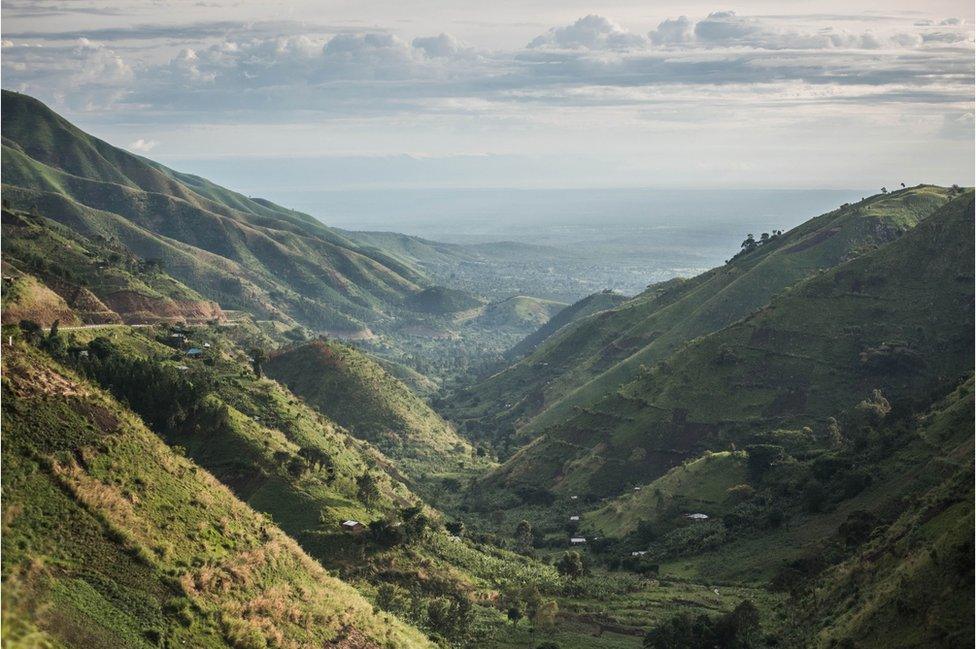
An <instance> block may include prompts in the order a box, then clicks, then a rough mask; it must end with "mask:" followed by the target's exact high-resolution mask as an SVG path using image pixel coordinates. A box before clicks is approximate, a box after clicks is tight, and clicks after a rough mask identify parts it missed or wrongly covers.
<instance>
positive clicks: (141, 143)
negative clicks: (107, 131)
mask: <svg viewBox="0 0 976 649" xmlns="http://www.w3.org/2000/svg"><path fill="white" fill-rule="evenodd" d="M158 144H159V142H157V141H156V140H146V139H144V138H139V139H138V140H136V141H135V142H130V143H129V147H128V148H129V150H130V151H135V152H136V153H149V152H150V151H152V150H153V149H155V148H156V145H158Z"/></svg>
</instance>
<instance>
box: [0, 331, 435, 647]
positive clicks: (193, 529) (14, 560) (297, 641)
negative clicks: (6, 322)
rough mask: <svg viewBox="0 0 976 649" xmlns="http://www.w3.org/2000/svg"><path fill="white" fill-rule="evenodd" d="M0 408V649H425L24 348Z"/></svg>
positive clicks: (102, 398)
mask: <svg viewBox="0 0 976 649" xmlns="http://www.w3.org/2000/svg"><path fill="white" fill-rule="evenodd" d="M3 398H4V409H3V467H4V471H3V475H4V480H3V500H4V517H3V555H4V562H3V579H4V605H3V643H4V646H9V647H37V646H79V647H80V646H87V647H94V646H112V647H155V646H193V647H259V646H260V647H263V646H268V645H275V646H310V645H313V644H316V645H319V646H321V645H323V644H327V643H334V644H336V646H391V645H393V646H411V647H413V646H416V647H421V646H429V642H428V641H427V640H426V639H425V638H424V636H423V635H422V634H420V633H419V632H418V631H416V630H414V629H411V628H409V627H407V626H405V625H404V624H403V623H401V622H399V621H398V620H397V619H396V618H395V617H392V616H389V615H386V614H382V613H380V614H377V613H376V612H374V609H373V607H372V606H371V605H370V604H369V603H368V602H367V601H366V600H365V599H363V597H362V596H361V595H360V594H359V593H357V592H356V591H355V590H354V589H353V588H351V587H349V586H348V585H346V584H344V583H342V582H341V581H339V580H338V579H336V578H335V577H333V576H331V575H329V574H328V573H327V572H326V571H325V570H324V569H323V568H322V567H321V566H320V565H319V564H318V563H316V562H315V561H314V560H313V559H311V558H310V557H309V556H308V555H306V554H305V553H304V552H303V551H302V550H301V549H299V547H298V546H297V545H296V544H295V542H294V541H292V540H291V539H290V538H289V537H287V536H285V535H284V534H283V533H282V532H281V531H279V530H278V529H277V528H276V527H275V526H274V525H273V524H272V523H270V522H269V521H268V520H267V519H266V518H263V517H261V516H259V515H258V514H256V513H255V512H254V511H253V510H251V509H250V508H249V507H247V506H246V505H244V504H243V503H241V502H240V501H239V500H237V499H236V498H235V497H234V496H233V495H231V493H230V492H229V491H228V490H227V489H226V488H225V487H224V486H222V485H221V484H220V483H218V482H217V481H216V480H214V478H213V477H211V476H210V474H208V473H206V472H205V471H202V470H200V469H199V467H197V466H196V465H195V464H194V463H192V462H191V461H189V460H187V459H185V458H183V457H181V456H180V455H178V454H176V453H174V452H173V451H171V450H170V449H169V448H168V447H167V446H166V445H164V444H163V443H162V442H160V441H159V439H158V438H156V437H155V436H154V435H153V434H152V433H151V432H149V431H148V430H147V429H146V428H145V427H144V426H143V424H142V423H141V421H140V420H139V419H138V418H137V417H135V416H134V415H133V414H132V413H131V412H128V411H126V410H125V409H123V408H121V407H119V406H118V405H117V403H116V402H115V401H114V400H113V399H111V398H110V397H108V396H107V395H105V394H104V393H102V392H101V391H100V390H98V389H97V388H95V387H93V386H92V385H90V384H89V383H87V382H86V381H84V380H81V379H79V378H78V377H76V376H75V375H74V374H73V373H72V372H70V371H68V370H65V369H64V368H63V367H60V366H58V365H57V364H55V363H53V362H51V361H50V360H49V359H47V358H46V357H45V356H44V355H43V354H41V353H38V352H36V351H33V350H31V349H30V348H29V347H27V346H25V345H24V344H23V343H17V344H15V346H14V347H6V346H5V352H4V355H3Z"/></svg>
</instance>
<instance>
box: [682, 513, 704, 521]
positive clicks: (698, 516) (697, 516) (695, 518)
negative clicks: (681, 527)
mask: <svg viewBox="0 0 976 649" xmlns="http://www.w3.org/2000/svg"><path fill="white" fill-rule="evenodd" d="M685 518H688V519H691V520H693V521H707V520H708V514H702V513H695V514H685Z"/></svg>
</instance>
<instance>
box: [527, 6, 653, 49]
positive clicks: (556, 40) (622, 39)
mask: <svg viewBox="0 0 976 649" xmlns="http://www.w3.org/2000/svg"><path fill="white" fill-rule="evenodd" d="M644 43H645V40H644V37H643V36H641V35H640V34H633V33H631V32H629V31H627V30H626V29H623V28H622V27H620V26H619V25H617V24H616V23H614V22H612V21H610V20H608V19H606V18H604V17H603V16H597V15H596V14H590V15H589V16H584V17H582V18H580V19H579V20H577V21H576V22H575V23H573V24H572V25H566V26H565V27H553V28H552V29H550V30H549V31H548V32H546V33H545V34H542V35H540V36H537V37H536V38H535V39H534V40H533V41H532V42H531V43H529V47H530V48H536V47H557V48H564V49H585V50H625V49H630V48H635V47H641V46H642V45H644Z"/></svg>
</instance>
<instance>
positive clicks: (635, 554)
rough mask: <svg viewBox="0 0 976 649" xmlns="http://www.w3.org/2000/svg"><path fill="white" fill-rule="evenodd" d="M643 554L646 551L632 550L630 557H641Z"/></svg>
mask: <svg viewBox="0 0 976 649" xmlns="http://www.w3.org/2000/svg"><path fill="white" fill-rule="evenodd" d="M645 554H647V550H634V551H633V552H631V553H630V556H632V557H642V556H644V555H645Z"/></svg>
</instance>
